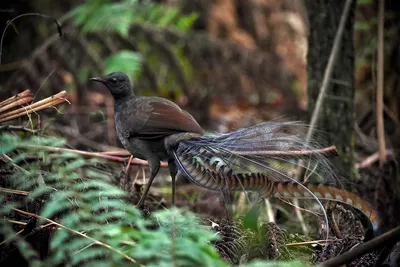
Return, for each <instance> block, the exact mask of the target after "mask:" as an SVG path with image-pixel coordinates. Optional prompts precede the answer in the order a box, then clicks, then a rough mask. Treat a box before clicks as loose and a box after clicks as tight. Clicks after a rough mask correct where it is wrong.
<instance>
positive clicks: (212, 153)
mask: <svg viewBox="0 0 400 267" xmlns="http://www.w3.org/2000/svg"><path fill="white" fill-rule="evenodd" d="M90 80H92V81H97V82H101V83H103V84H104V85H105V86H106V87H107V88H108V90H109V91H110V93H111V94H112V96H113V98H114V101H115V106H114V109H115V113H114V118H115V123H116V131H117V135H118V138H119V139H120V141H121V143H122V144H123V145H124V147H125V148H126V149H127V150H128V151H129V152H130V153H131V154H132V155H134V156H135V157H138V158H141V159H145V160H147V161H148V163H149V167H150V179H149V182H148V184H147V187H146V189H145V192H144V194H143V196H142V197H141V199H140V200H139V203H138V206H140V205H142V204H143V203H144V200H145V198H146V196H147V194H148V191H149V188H150V186H151V184H152V182H153V180H154V177H155V176H156V175H157V173H158V171H159V168H160V161H168V166H169V170H170V174H171V177H172V203H174V202H175V176H176V174H177V171H178V170H179V171H180V172H181V173H182V174H184V175H185V176H186V177H187V178H188V179H189V180H191V181H192V182H194V183H196V184H198V185H200V186H202V187H205V188H208V189H211V190H257V191H260V192H261V193H262V196H263V197H270V196H275V197H280V198H292V197H296V198H307V199H310V198H315V199H317V201H318V199H327V200H334V201H338V202H343V203H346V204H349V205H351V206H353V207H355V208H357V209H359V210H361V211H362V212H363V213H364V214H366V215H367V216H368V217H369V218H370V220H371V221H374V220H376V219H377V215H376V211H375V210H374V209H373V208H372V206H371V205H370V204H369V203H368V202H366V201H364V200H363V199H361V198H360V197H358V196H357V195H355V194H353V193H350V192H347V191H343V190H340V189H338V188H336V187H332V186H326V185H322V184H319V185H313V184H307V183H303V184H300V183H299V182H297V181H296V180H294V179H293V178H291V177H290V176H289V175H288V174H287V172H288V170H289V169H290V168H292V167H293V164H295V163H296V162H301V161H299V160H300V159H303V162H306V164H303V166H302V167H305V168H307V169H309V170H314V169H315V168H316V167H318V166H321V165H322V166H324V167H325V168H328V167H327V166H328V165H324V162H325V157H326V156H327V155H331V154H335V149H334V147H330V148H325V149H316V148H314V147H313V146H311V145H308V144H307V143H306V142H305V141H304V138H303V137H304V135H303V133H302V132H303V130H304V125H302V124H301V123H298V122H264V123H261V124H258V125H254V126H252V127H248V128H242V129H239V130H237V131H234V132H230V133H225V134H214V135H211V134H205V132H204V130H203V129H202V128H201V127H200V125H199V124H198V123H197V122H196V120H195V119H194V118H193V117H192V116H191V115H190V114H189V113H188V112H186V111H184V110H182V109H181V108H180V107H179V106H178V105H176V104H175V103H173V102H171V101H169V100H167V99H164V98H160V97H146V96H135V95H134V93H133V90H132V87H131V84H130V80H129V78H128V76H127V75H125V74H124V73H121V72H115V73H110V74H108V75H106V76H103V77H96V78H91V79H90ZM328 169H329V168H328ZM326 173H329V170H328V171H327V172H326Z"/></svg>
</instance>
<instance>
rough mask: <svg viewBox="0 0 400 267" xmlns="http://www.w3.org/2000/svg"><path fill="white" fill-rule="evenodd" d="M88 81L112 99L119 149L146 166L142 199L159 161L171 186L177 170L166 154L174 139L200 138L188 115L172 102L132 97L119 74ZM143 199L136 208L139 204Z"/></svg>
mask: <svg viewBox="0 0 400 267" xmlns="http://www.w3.org/2000/svg"><path fill="white" fill-rule="evenodd" d="M91 80H94V81H98V82H101V83H103V84H104V85H105V86H107V88H108V89H109V90H110V92H111V94H112V95H113V97H114V101H115V103H114V119H115V127H116V132H117V136H118V138H119V140H120V141H121V143H122V145H123V146H124V147H125V148H126V150H128V151H129V153H131V154H132V155H133V156H135V157H137V158H140V159H144V160H147V161H148V163H149V167H150V172H151V175H150V180H149V183H148V186H147V188H146V191H145V193H144V197H145V196H146V195H147V192H148V190H149V188H150V186H151V183H152V182H153V179H154V177H155V176H156V175H157V173H158V170H159V168H160V161H168V163H169V164H168V166H169V170H170V173H171V176H172V180H173V184H174V181H175V175H176V173H177V169H176V166H175V163H174V160H173V157H172V155H171V154H170V151H168V150H169V147H170V146H172V144H173V143H174V141H173V140H175V136H174V135H176V140H178V139H179V140H181V139H182V138H183V136H184V138H185V139H190V138H193V137H195V136H199V135H201V134H203V133H204V130H203V129H202V128H201V127H200V125H199V124H198V123H197V122H196V120H195V119H194V118H193V117H192V116H191V115H190V114H189V113H188V112H186V111H184V110H182V109H181V108H180V107H179V106H178V105H176V104H175V103H173V102H172V101H169V100H167V99H165V98H161V97H147V96H135V95H134V93H133V90H132V87H131V84H130V81H129V78H128V77H127V76H126V75H125V74H123V73H118V72H117V73H110V74H109V75H106V76H104V77H97V78H92V79H91ZM173 191H175V190H174V189H173ZM173 195H174V194H173ZM144 197H142V199H141V200H140V201H139V204H138V205H141V204H143V202H144ZM173 202H174V201H173Z"/></svg>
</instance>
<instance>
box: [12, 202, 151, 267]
mask: <svg viewBox="0 0 400 267" xmlns="http://www.w3.org/2000/svg"><path fill="white" fill-rule="evenodd" d="M13 210H14V211H16V212H18V213H20V214H23V215H26V216H30V217H35V218H37V219H42V220H45V221H46V222H49V223H52V224H55V225H57V226H58V227H60V228H62V229H65V230H67V231H69V232H71V233H73V234H76V235H79V236H81V237H84V238H87V239H89V240H90V241H92V242H94V243H95V244H97V245H100V246H102V247H104V248H107V249H109V250H111V251H114V252H116V253H117V254H119V255H121V256H122V257H124V258H125V259H127V260H128V261H130V262H133V263H137V262H136V260H135V259H133V258H132V257H130V256H128V255H127V254H125V253H124V252H122V251H120V250H119V249H116V248H114V247H112V246H110V245H108V244H106V243H103V242H101V241H98V240H96V239H94V238H92V237H90V236H87V235H85V234H83V233H80V232H78V231H76V230H74V229H71V228H69V227H67V226H64V225H62V224H60V223H58V222H56V221H53V220H50V219H48V218H45V217H42V216H40V215H37V214H34V213H30V212H27V211H23V210H20V209H16V208H13ZM139 266H144V265H142V264H139Z"/></svg>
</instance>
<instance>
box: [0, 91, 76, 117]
mask: <svg viewBox="0 0 400 267" xmlns="http://www.w3.org/2000/svg"><path fill="white" fill-rule="evenodd" d="M6 101H7V100H6ZM62 102H68V100H67V92H66V91H61V92H59V93H58V94H55V95H53V96H50V97H48V98H45V99H42V100H40V101H38V102H36V103H33V104H31V105H28V106H26V107H22V108H19V109H16V110H13V111H10V112H7V113H3V114H0V122H5V121H9V120H12V119H15V118H18V117H22V116H24V115H28V114H30V113H33V112H37V111H39V110H42V109H45V108H52V107H54V106H56V105H58V104H60V103H62Z"/></svg>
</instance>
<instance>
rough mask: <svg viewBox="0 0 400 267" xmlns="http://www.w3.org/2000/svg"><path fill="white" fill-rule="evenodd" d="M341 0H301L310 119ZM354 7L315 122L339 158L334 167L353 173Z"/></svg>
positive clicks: (336, 24)
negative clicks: (304, 15)
mask: <svg viewBox="0 0 400 267" xmlns="http://www.w3.org/2000/svg"><path fill="white" fill-rule="evenodd" d="M345 2H346V0H336V1H332V0H318V1H316V0H305V5H306V8H307V12H308V20H309V38H308V55H307V73H308V111H309V116H310V118H311V114H312V112H313V110H314V107H315V104H316V100H317V97H318V94H319V91H320V88H321V84H322V80H323V76H324V72H325V69H326V65H327V63H328V59H329V56H330V53H331V49H332V45H333V41H334V38H335V35H336V32H337V29H338V26H339V21H340V18H341V15H342V12H343V8H344V5H345ZM355 8H356V1H353V4H352V6H351V10H350V14H349V16H348V19H347V22H346V26H345V29H344V32H343V36H342V42H341V46H340V48H339V54H338V57H337V60H336V63H335V65H334V70H333V73H332V77H331V81H330V84H329V89H328V91H327V94H326V96H325V98H324V103H323V106H322V109H321V111H320V112H321V114H320V117H319V120H318V123H317V129H318V130H320V131H322V132H323V135H324V138H325V139H324V141H326V142H328V143H329V144H330V145H335V146H336V147H337V149H338V152H339V157H338V158H336V159H335V160H334V164H335V168H336V167H338V168H339V169H340V170H342V171H344V172H345V173H347V174H351V173H353V171H352V168H353V151H354V138H353V130H354V119H355V114H354V93H355V88H354V87H355V84H354V64H355V59H354V43H353V26H354V13H355ZM317 140H318V139H317Z"/></svg>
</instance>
